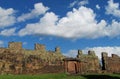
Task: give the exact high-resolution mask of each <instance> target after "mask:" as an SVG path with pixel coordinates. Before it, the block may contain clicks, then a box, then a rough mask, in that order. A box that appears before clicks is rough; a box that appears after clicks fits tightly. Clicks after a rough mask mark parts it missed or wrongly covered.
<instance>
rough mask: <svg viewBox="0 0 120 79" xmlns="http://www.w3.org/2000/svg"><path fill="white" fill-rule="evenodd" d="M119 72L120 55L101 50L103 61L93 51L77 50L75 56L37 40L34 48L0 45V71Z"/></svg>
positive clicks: (8, 72) (19, 45)
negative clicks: (108, 53)
mask: <svg viewBox="0 0 120 79" xmlns="http://www.w3.org/2000/svg"><path fill="white" fill-rule="evenodd" d="M61 72H67V73H70V74H86V73H120V57H119V56H117V55H115V54H112V57H108V55H107V53H105V52H103V53H102V65H101V64H100V60H99V59H98V57H97V56H96V55H95V52H94V51H88V54H83V53H82V51H81V50H78V55H77V56H76V58H68V57H65V56H64V55H62V53H61V51H60V48H59V47H56V48H55V50H54V51H47V50H46V48H45V45H42V44H38V43H36V44H35V47H34V50H27V49H24V48H22V43H21V42H9V45H8V48H0V74H41V73H61Z"/></svg>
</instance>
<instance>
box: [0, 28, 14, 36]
mask: <svg viewBox="0 0 120 79" xmlns="http://www.w3.org/2000/svg"><path fill="white" fill-rule="evenodd" d="M15 31H16V28H10V29H4V30H2V31H1V32H0V35H2V36H13V35H15Z"/></svg>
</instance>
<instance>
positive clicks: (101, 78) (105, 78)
mask: <svg viewBox="0 0 120 79" xmlns="http://www.w3.org/2000/svg"><path fill="white" fill-rule="evenodd" d="M83 77H85V78H86V79H120V77H117V76H109V75H83Z"/></svg>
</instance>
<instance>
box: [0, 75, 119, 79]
mask: <svg viewBox="0 0 120 79" xmlns="http://www.w3.org/2000/svg"><path fill="white" fill-rule="evenodd" d="M0 79H120V75H115V74H114V75H113V74H92V75H82V76H80V75H76V76H75V75H66V74H40V75H0Z"/></svg>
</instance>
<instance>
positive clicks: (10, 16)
mask: <svg viewBox="0 0 120 79" xmlns="http://www.w3.org/2000/svg"><path fill="white" fill-rule="evenodd" d="M14 14H15V10H14V9H13V8H8V9H4V8H2V7H0V28H4V27H8V26H11V25H13V24H14V23H15V22H16V17H15V15H14Z"/></svg>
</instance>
